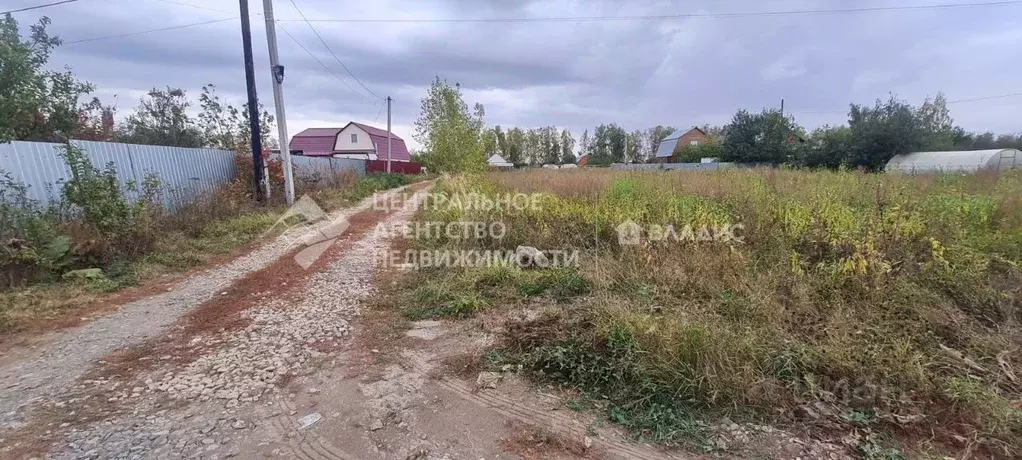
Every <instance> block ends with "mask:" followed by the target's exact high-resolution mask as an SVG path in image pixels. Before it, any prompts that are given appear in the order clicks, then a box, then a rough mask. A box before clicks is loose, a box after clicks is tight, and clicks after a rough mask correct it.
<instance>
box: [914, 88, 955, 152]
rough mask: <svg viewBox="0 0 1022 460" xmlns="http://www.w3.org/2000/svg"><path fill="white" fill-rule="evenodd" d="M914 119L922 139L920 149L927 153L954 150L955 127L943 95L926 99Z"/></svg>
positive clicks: (939, 94)
mask: <svg viewBox="0 0 1022 460" xmlns="http://www.w3.org/2000/svg"><path fill="white" fill-rule="evenodd" d="M916 117H917V118H918V123H919V130H920V133H919V134H920V136H921V137H922V138H921V139H920V140H921V142H922V145H921V146H920V148H922V149H923V150H928V151H939V150H951V149H953V148H954V143H955V125H954V120H952V119H951V111H950V110H948V108H947V99H946V98H945V97H944V94H943V93H937V96H936V97H934V98H933V99H930V98H926V100H924V101H923V105H921V106H920V107H919V109H918V110H917V111H916Z"/></svg>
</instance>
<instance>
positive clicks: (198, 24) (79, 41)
mask: <svg viewBox="0 0 1022 460" xmlns="http://www.w3.org/2000/svg"><path fill="white" fill-rule="evenodd" d="M240 17H241V16H234V17H232V18H223V19H213V20H211V21H203V22H194V23H191V24H181V25H179V26H170V27H163V28H160V29H150V30H141V31H138V32H128V33H123V34H117V35H105V36H102V37H94V38H86V39H82V40H74V41H69V42H64V44H65V45H74V44H76V43H86V42H94V41H98V40H106V39H108V38H121V37H131V36H134V35H142V34H148V33H153V32H163V31H167V30H177V29H184V28H187V27H195V26H203V25H206V24H214V23H217V22H224V21H233V20H235V19H238V18H240Z"/></svg>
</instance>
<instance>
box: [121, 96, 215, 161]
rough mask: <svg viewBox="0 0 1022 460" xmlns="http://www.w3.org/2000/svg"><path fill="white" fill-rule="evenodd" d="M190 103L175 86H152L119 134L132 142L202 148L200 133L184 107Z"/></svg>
mask: <svg viewBox="0 0 1022 460" xmlns="http://www.w3.org/2000/svg"><path fill="white" fill-rule="evenodd" d="M189 106H191V103H190V102H189V101H188V99H187V98H186V97H185V92H184V90H182V89H179V88H171V87H167V89H166V90H159V89H156V88H153V89H152V90H151V91H149V93H148V94H147V95H146V97H143V98H142V101H141V103H140V104H139V106H138V107H136V108H135V113H133V114H132V115H131V116H129V117H128V120H127V122H126V123H125V125H124V127H123V128H122V130H121V132H120V135H119V136H118V137H120V138H121V139H122V140H123V141H125V142H128V143H132V144H147V145H166V146H171V147H202V145H203V136H202V132H200V131H199V129H198V128H197V127H196V126H195V123H194V122H193V121H192V119H191V117H189V116H188V113H187V110H188V107H189Z"/></svg>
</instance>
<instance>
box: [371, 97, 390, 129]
mask: <svg viewBox="0 0 1022 460" xmlns="http://www.w3.org/2000/svg"><path fill="white" fill-rule="evenodd" d="M385 105H387V101H386V99H384V101H383V102H381V103H380V110H378V111H377V112H376V118H373V123H376V122H378V121H380V115H383V106H385Z"/></svg>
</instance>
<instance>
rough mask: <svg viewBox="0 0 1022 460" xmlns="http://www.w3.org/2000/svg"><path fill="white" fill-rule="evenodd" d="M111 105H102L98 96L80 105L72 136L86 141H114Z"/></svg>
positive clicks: (113, 109) (112, 109)
mask: <svg viewBox="0 0 1022 460" xmlns="http://www.w3.org/2000/svg"><path fill="white" fill-rule="evenodd" d="M116 111H117V109H115V108H114V107H112V106H108V105H103V103H101V102H100V101H99V98H96V97H94V98H92V101H91V102H89V103H88V104H85V105H84V106H82V108H81V109H80V110H79V111H78V121H77V123H76V126H75V131H74V135H73V136H72V138H74V139H81V140H86V141H107V142H110V141H114V140H115V139H116V133H115V132H114V112H116Z"/></svg>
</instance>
